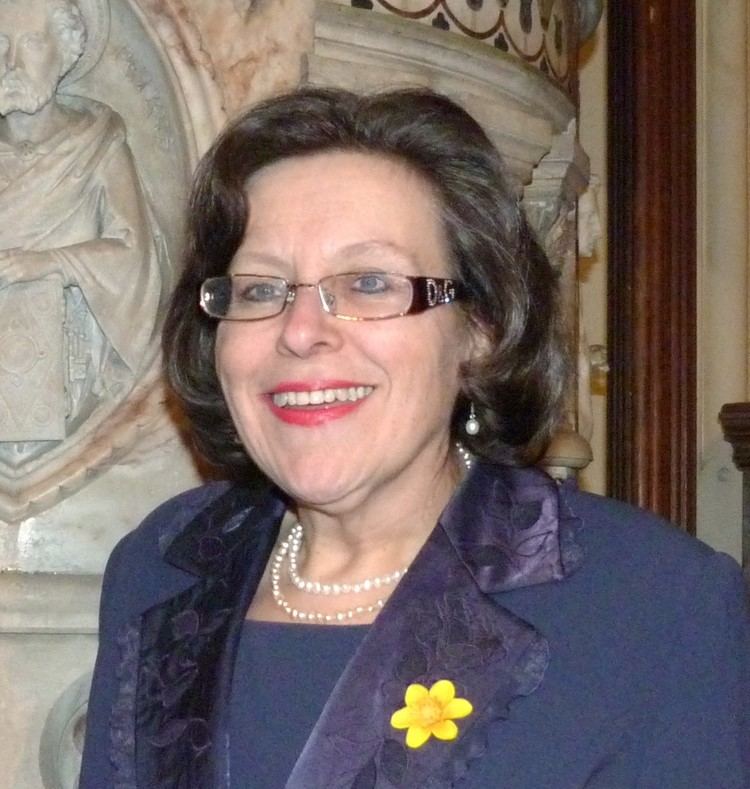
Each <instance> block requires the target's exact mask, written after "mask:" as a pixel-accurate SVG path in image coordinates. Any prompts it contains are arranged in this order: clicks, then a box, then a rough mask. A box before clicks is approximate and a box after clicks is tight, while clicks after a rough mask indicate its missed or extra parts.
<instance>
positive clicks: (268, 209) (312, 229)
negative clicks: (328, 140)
mask: <svg viewBox="0 0 750 789" xmlns="http://www.w3.org/2000/svg"><path fill="white" fill-rule="evenodd" d="M247 193H248V199H249V209H250V210H249V221H248V233H249V234H250V235H254V234H256V233H260V234H261V235H264V234H266V233H268V234H269V235H281V234H288V233H291V232H292V231H293V230H295V229H296V230H297V231H300V232H302V233H303V234H304V236H303V237H304V240H306V241H311V242H314V240H315V239H318V241H319V242H320V243H321V244H325V243H326V242H327V241H330V242H331V243H342V244H343V243H345V242H347V241H350V242H361V241H363V240H366V237H368V236H370V235H371V236H372V237H373V238H374V239H379V238H383V239H384V240H386V241H392V242H394V243H400V242H403V241H406V240H408V241H410V242H411V243H414V244H418V242H419V241H420V239H422V240H424V241H425V242H427V241H429V240H433V241H434V240H435V238H436V237H438V236H440V237H442V220H441V215H442V212H441V210H440V200H439V199H438V197H437V195H436V192H435V190H434V189H433V187H432V185H431V184H430V183H429V182H428V181H427V179H426V178H425V177H424V176H422V175H421V174H419V173H418V172H416V170H414V169H413V168H411V167H410V166H409V165H408V164H407V163H405V162H402V161H400V160H398V159H394V158H390V157H387V156H385V155H379V154H371V153H361V152H351V151H333V152H325V153H318V154H311V155H306V156H298V157H291V158H288V159H283V160H281V161H278V162H275V163H274V164H271V165H268V166H266V167H264V168H263V169H262V170H260V171H258V172H257V173H256V174H255V175H253V176H252V177H251V179H250V180H249V182H248V185H247Z"/></svg>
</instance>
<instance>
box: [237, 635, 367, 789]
mask: <svg viewBox="0 0 750 789" xmlns="http://www.w3.org/2000/svg"><path fill="white" fill-rule="evenodd" d="M367 630H368V625H351V626H338V625H306V624H292V623H289V624H282V623H277V622H254V621H250V620H248V621H246V622H245V623H244V625H243V627H242V635H241V637H240V644H239V648H238V652H237V662H236V664H235V669H234V678H233V681H232V696H231V702H230V722H229V733H230V743H231V745H230V755H229V758H230V764H231V776H232V778H231V786H232V788H233V789H247V787H249V786H262V787H264V789H277V788H278V789H282V787H283V786H284V784H285V783H286V781H287V779H288V778H289V773H290V772H291V770H292V767H293V766H294V763H295V762H296V761H297V758H298V757H299V755H300V753H301V751H302V748H303V747H304V745H305V742H306V741H307V738H308V737H309V736H310V732H311V731H312V728H313V726H314V725H315V723H316V721H317V720H318V717H319V716H320V713H321V711H322V709H323V706H324V705H325V703H326V701H327V699H328V697H329V696H330V695H331V691H332V690H333V687H334V685H335V684H336V682H337V681H338V678H339V676H340V675H341V673H342V671H343V670H344V667H345V666H346V664H347V663H348V662H349V659H350V658H351V656H352V655H353V654H354V652H355V650H356V649H357V647H358V646H359V644H360V642H361V641H362V639H363V638H364V636H365V633H367ZM311 655H314V668H313V665H312V664H311Z"/></svg>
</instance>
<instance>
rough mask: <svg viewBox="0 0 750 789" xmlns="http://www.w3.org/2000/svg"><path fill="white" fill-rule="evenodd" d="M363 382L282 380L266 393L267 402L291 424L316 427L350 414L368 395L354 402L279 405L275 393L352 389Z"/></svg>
mask: <svg viewBox="0 0 750 789" xmlns="http://www.w3.org/2000/svg"><path fill="white" fill-rule="evenodd" d="M362 385H363V384H361V383H358V382H356V381H343V380H319V381H318V380H316V381H281V382H279V383H278V384H276V386H274V388H273V389H272V390H271V391H270V392H268V394H267V395H266V402H267V403H268V406H269V408H270V410H271V413H272V414H273V415H274V416H275V417H277V418H278V419H280V420H281V421H282V422H285V423H286V424H289V425H296V426H298V427H316V426H318V425H322V424H325V423H326V422H330V421H333V420H334V419H341V418H343V417H345V416H348V415H349V414H351V413H352V412H353V411H355V410H357V409H358V408H359V407H360V406H361V405H362V403H364V402H365V400H366V399H367V398H366V397H363V398H361V399H360V400H356V401H354V402H352V401H347V402H342V401H340V400H336V401H334V402H332V403H320V404H316V405H305V406H288V405H287V406H278V405H276V404H275V403H274V402H273V395H274V394H278V393H281V392H313V391H316V390H319V389H351V388H352V387H354V388H358V387H360V386H362Z"/></svg>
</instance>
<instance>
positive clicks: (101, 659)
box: [78, 538, 137, 789]
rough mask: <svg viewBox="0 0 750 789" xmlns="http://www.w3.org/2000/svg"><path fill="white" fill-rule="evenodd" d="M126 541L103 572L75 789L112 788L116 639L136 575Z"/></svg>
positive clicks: (110, 558) (116, 685)
mask: <svg viewBox="0 0 750 789" xmlns="http://www.w3.org/2000/svg"><path fill="white" fill-rule="evenodd" d="M127 559H128V551H127V538H126V540H124V541H122V542H120V543H119V544H118V545H117V546H116V547H115V549H114V551H113V552H112V554H111V555H110V557H109V560H108V562H107V566H106V569H105V571H104V579H103V582H102V594H101V601H100V604H99V651H98V653H97V657H96V663H95V665H94V674H93V679H92V682H91V692H90V694H89V705H88V710H87V714H86V738H85V742H84V748H83V761H82V765H81V776H80V779H79V784H78V789H105V787H114V786H115V777H114V771H113V767H112V764H111V762H110V759H109V751H110V719H111V714H112V708H113V705H114V701H115V697H116V694H117V690H118V683H117V667H118V664H119V662H120V649H119V647H118V644H117V635H118V632H119V629H120V626H121V623H122V622H124V621H125V620H126V617H127V612H126V608H127V604H126V603H127V597H126V594H125V589H126V588H127V577H128V576H130V579H131V580H130V582H131V583H132V582H133V580H134V578H135V577H136V574H137V571H136V568H135V567H134V566H133V564H132V562H131V561H128V560H127Z"/></svg>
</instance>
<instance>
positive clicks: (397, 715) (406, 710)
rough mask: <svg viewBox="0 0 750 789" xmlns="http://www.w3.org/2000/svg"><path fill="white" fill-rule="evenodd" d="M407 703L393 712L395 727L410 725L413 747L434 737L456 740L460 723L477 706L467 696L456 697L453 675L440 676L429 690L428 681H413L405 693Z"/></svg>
mask: <svg viewBox="0 0 750 789" xmlns="http://www.w3.org/2000/svg"><path fill="white" fill-rule="evenodd" d="M404 703H405V704H406V706H405V707H402V708H401V709H400V710H396V712H394V713H393V715H391V726H393V728H394V729H406V744H407V746H408V747H409V748H421V747H422V746H423V745H424V744H425V743H426V742H427V740H429V739H430V737H432V736H435V737H437V738H438V740H455V739H456V737H457V736H458V726H456V724H455V723H454V721H455V720H456V719H458V718H465V717H466V716H467V715H470V714H471V712H472V710H473V709H474V708H473V707H472V705H471V702H470V701H468V700H467V699H458V698H456V687H455V685H454V684H453V683H452V682H451V681H450V680H449V679H441V680H438V681H437V682H436V683H435V684H434V685H433V686H432V687H431V688H430V689H429V690H427V688H426V687H425V686H424V685H419V684H416V683H415V684H413V685H409V687H408V688H407V689H406V693H405V694H404Z"/></svg>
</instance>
